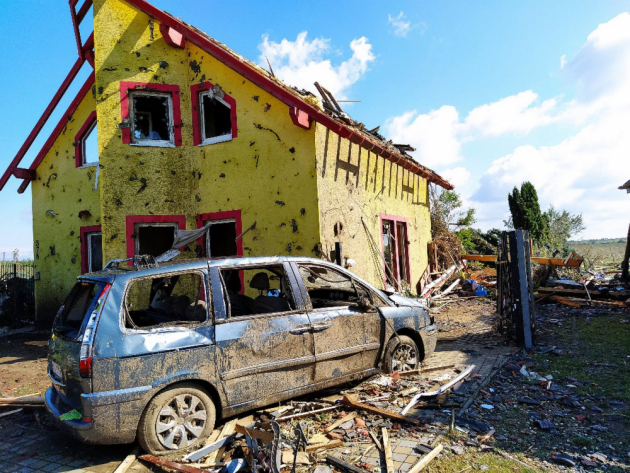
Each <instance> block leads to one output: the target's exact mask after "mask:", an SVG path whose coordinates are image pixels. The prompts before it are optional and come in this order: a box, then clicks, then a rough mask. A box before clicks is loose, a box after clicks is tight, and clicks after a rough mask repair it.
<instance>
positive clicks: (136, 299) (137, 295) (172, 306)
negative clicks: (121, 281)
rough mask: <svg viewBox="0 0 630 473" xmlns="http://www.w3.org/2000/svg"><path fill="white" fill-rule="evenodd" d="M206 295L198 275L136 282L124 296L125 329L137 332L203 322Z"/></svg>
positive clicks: (206, 315)
mask: <svg viewBox="0 0 630 473" xmlns="http://www.w3.org/2000/svg"><path fill="white" fill-rule="evenodd" d="M205 294H206V293H205V286H204V282H203V276H202V275H201V274H199V273H185V274H177V275H170V276H166V277H157V278H152V279H140V280H136V281H134V282H132V283H131V285H130V286H129V290H128V291H127V295H126V297H125V308H126V311H125V326H126V327H127V328H135V329H137V328H150V327H151V328H155V327H161V326H169V325H189V324H195V323H202V322H205V321H206V320H207V319H208V314H207V310H206V297H205Z"/></svg>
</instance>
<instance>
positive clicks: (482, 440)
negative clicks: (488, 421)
mask: <svg viewBox="0 0 630 473" xmlns="http://www.w3.org/2000/svg"><path fill="white" fill-rule="evenodd" d="M494 432H495V430H494V429H490V431H489V432H488V433H487V434H486V435H484V436H483V437H481V438H480V439H479V443H483V442H487V441H488V440H490V438H491V437H492V436H493V435H494Z"/></svg>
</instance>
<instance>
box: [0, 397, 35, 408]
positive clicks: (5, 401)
mask: <svg viewBox="0 0 630 473" xmlns="http://www.w3.org/2000/svg"><path fill="white" fill-rule="evenodd" d="M19 404H37V405H42V406H43V405H44V398H43V397H26V396H24V397H4V398H2V397H0V405H19Z"/></svg>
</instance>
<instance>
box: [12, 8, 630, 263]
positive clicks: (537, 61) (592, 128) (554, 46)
mask: <svg viewBox="0 0 630 473" xmlns="http://www.w3.org/2000/svg"><path fill="white" fill-rule="evenodd" d="M153 4H154V5H156V6H158V7H160V8H163V9H165V10H167V11H168V12H170V13H172V14H173V15H175V16H178V17H181V18H182V19H183V20H184V21H187V22H189V23H191V24H194V25H195V26H196V27H198V28H199V29H201V30H203V31H205V32H207V33H208V34H209V35H211V36H213V37H215V38H216V39H218V40H219V41H221V42H223V43H225V44H227V45H228V46H229V47H231V48H232V49H234V50H235V51H237V52H238V53H240V54H242V55H243V56H245V57H247V58H249V59H251V60H253V61H256V62H259V63H261V64H264V65H265V67H266V60H265V59H264V58H265V57H267V58H269V59H270V61H271V64H272V67H273V68H274V71H275V72H276V74H277V75H279V76H280V77H282V78H284V79H285V81H287V82H288V83H290V84H293V85H299V86H302V87H306V88H310V89H313V87H312V82H313V81H314V80H319V82H320V83H322V84H323V85H325V86H327V87H328V88H329V89H330V90H332V91H333V92H335V94H336V96H338V97H345V98H348V99H356V100H361V102H360V103H356V104H347V105H346V110H347V111H348V113H349V114H350V115H351V116H352V117H353V118H355V119H357V120H360V121H362V122H364V123H365V124H366V125H368V126H369V127H373V126H376V125H381V131H382V132H386V134H387V135H389V137H391V138H392V139H394V142H399V143H400V142H409V143H411V144H412V145H414V146H415V147H416V148H417V149H418V151H417V152H416V153H415V154H414V157H415V158H416V159H417V160H418V161H419V162H421V163H422V164H425V165H428V166H429V167H431V168H432V169H434V170H436V171H438V172H440V173H443V174H444V175H445V176H446V177H448V178H450V179H451V180H452V181H453V182H454V183H455V184H456V185H457V190H458V192H460V193H461V194H462V197H463V198H464V200H465V202H466V204H467V205H474V206H475V207H476V208H477V215H478V226H480V227H481V228H490V227H493V226H496V227H500V226H501V221H502V220H503V219H504V218H506V216H507V203H506V194H507V192H508V191H509V190H510V189H511V188H512V187H513V186H514V185H515V184H520V182H522V181H523V180H527V179H529V180H531V181H532V182H533V183H534V184H535V185H536V186H537V188H538V189H539V194H540V198H541V202H542V206H543V208H546V207H547V206H548V205H550V204H552V205H555V206H556V207H560V208H567V209H568V210H571V211H572V212H577V213H583V215H584V218H585V221H586V224H587V230H586V231H585V232H584V234H582V235H581V236H582V237H584V238H592V237H621V236H623V235H625V233H626V229H627V225H628V218H627V216H628V215H629V212H628V210H630V209H629V208H628V205H629V203H630V196H629V197H628V198H625V195H624V194H623V193H622V192H621V191H619V190H617V189H616V187H617V186H619V185H621V184H622V183H624V182H625V181H626V180H627V179H630V164H629V163H630V159H629V158H628V154H627V150H628V149H630V143H629V140H630V138H629V137H628V136H626V135H630V131H627V130H628V128H627V126H626V128H625V130H626V131H625V133H624V129H623V128H620V125H619V124H620V123H623V122H624V121H625V123H626V125H627V123H628V121H629V120H628V117H630V85H625V84H626V83H627V84H630V33H629V32H630V14H627V13H626V14H624V12H629V11H630V2H629V1H613V0H609V1H606V2H595V1H592V2H577V3H576V2H574V1H572V2H569V1H554V2H548V1H530V2H505V1H502V2H499V1H488V2H468V1H451V2H418V1H406V2H372V3H366V2H356V1H346V2H339V1H336V2H317V3H313V2H288V1H286V2H265V4H264V8H262V7H261V3H260V2H252V1H247V2H239V3H236V4H234V3H232V4H230V5H229V6H228V5H227V4H225V3H218V2H209V1H201V0H179V1H175V0H154V1H153ZM0 40H1V41H2V44H3V47H2V48H0V64H1V65H2V66H1V67H2V72H3V73H2V83H3V87H2V88H0V95H1V100H2V103H3V110H4V111H5V113H3V114H1V115H0V125H1V126H0V130H2V138H3V147H2V153H1V154H0V168H1V170H2V171H4V169H6V167H7V166H8V164H9V162H10V161H11V159H12V158H13V156H14V155H15V153H16V152H17V150H18V149H19V147H20V145H21V144H22V143H23V141H24V140H25V138H26V136H27V135H28V133H29V132H30V130H31V128H32V126H33V125H34V124H35V122H36V120H37V119H38V117H39V115H40V114H41V112H42V111H43V110H44V108H45V107H46V105H47V104H48V102H49V101H50V99H51V97H52V96H53V94H54V93H55V91H56V90H57V88H58V86H59V85H60V84H61V82H62V80H63V78H64V77H65V75H66V73H67V72H68V70H69V69H70V67H71V65H72V64H73V62H74V60H75V59H76V51H75V43H74V36H73V33H72V26H71V20H70V14H69V8H68V6H67V3H66V2H63V1H57V2H53V1H37V0H32V1H29V2H25V1H22V2H11V1H9V0H2V1H0ZM87 73H88V70H87V68H86V70H84V71H83V72H82V75H83V76H85V75H87ZM80 82H82V81H77V84H79V83H80ZM76 88H77V87H75V88H74V90H76ZM69 100H70V97H68V98H67V99H66V100H65V101H64V102H63V103H62V106H61V107H59V111H61V110H63V109H64V108H65V106H67V104H68V103H69ZM7 112H9V113H7ZM58 117H59V113H57V114H56V115H54V116H53V118H52V119H51V120H50V122H49V124H48V125H47V127H46V128H45V131H44V133H43V134H42V136H41V137H40V139H38V140H37V142H36V143H35V145H34V146H33V148H32V150H31V152H29V154H28V155H27V157H26V158H25V160H24V161H23V164H22V165H23V166H24V167H27V166H28V164H30V162H31V161H32V159H33V157H34V155H35V154H36V152H37V151H38V150H39V148H41V146H42V144H43V142H44V141H45V138H46V136H47V133H46V132H50V130H51V129H52V128H53V127H54V124H55V123H56V122H57V119H58ZM624 119H625V120H624ZM624 150H626V152H625V154H624ZM18 185H19V181H18V180H16V179H11V180H10V182H9V184H8V185H7V186H6V187H5V189H4V190H3V191H2V192H0V217H1V221H2V222H3V225H2V227H1V228H2V230H0V258H1V257H2V252H3V251H6V252H9V251H11V250H12V249H13V248H20V251H21V254H22V255H24V256H30V254H32V236H31V211H30V208H31V202H30V191H28V192H26V193H25V194H22V195H18V194H17V193H16V190H17V187H18Z"/></svg>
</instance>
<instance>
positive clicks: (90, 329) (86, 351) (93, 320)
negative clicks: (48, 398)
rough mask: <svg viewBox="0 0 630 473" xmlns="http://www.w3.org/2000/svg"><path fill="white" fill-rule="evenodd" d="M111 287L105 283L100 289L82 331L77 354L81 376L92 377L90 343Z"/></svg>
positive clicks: (92, 341)
mask: <svg viewBox="0 0 630 473" xmlns="http://www.w3.org/2000/svg"><path fill="white" fill-rule="evenodd" d="M111 287H112V285H111V284H106V285H105V287H104V288H103V290H102V291H101V294H100V295H99V296H98V300H97V301H96V306H95V307H94V310H93V311H92V313H91V314H90V319H89V320H88V323H87V325H86V326H85V332H83V341H82V343H81V353H80V356H79V374H80V375H81V377H83V378H91V377H92V345H93V343H94V334H95V333H96V326H97V324H98V319H99V317H100V315H101V312H102V311H103V306H104V304H105V299H106V298H107V294H108V293H109V290H110V289H111Z"/></svg>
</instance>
